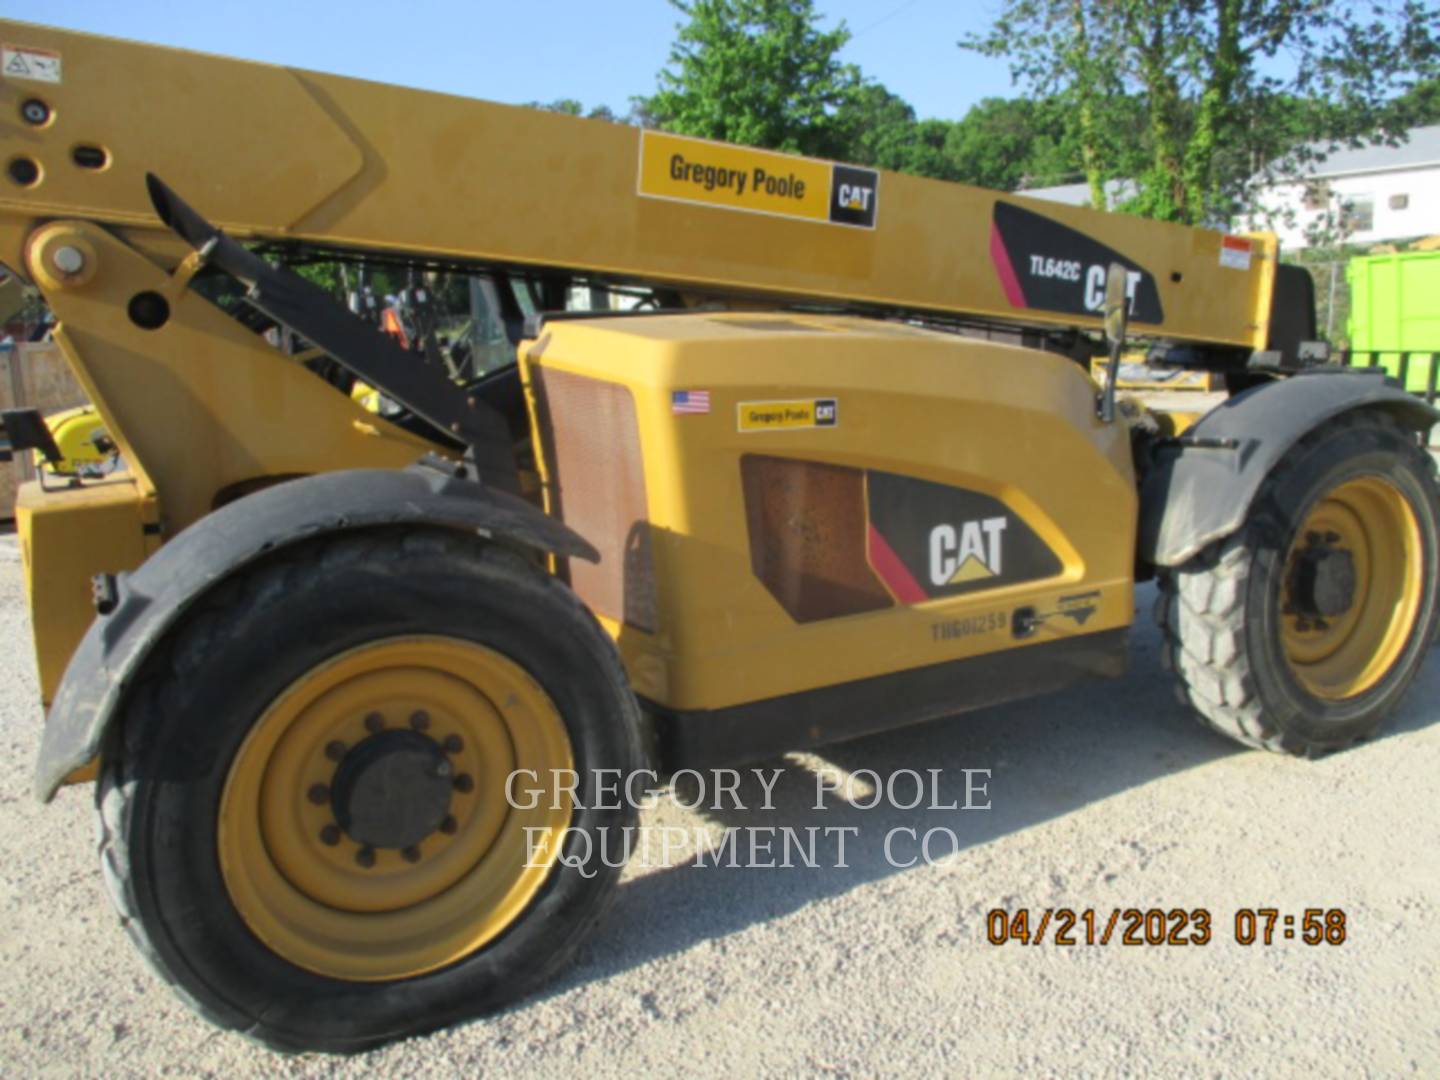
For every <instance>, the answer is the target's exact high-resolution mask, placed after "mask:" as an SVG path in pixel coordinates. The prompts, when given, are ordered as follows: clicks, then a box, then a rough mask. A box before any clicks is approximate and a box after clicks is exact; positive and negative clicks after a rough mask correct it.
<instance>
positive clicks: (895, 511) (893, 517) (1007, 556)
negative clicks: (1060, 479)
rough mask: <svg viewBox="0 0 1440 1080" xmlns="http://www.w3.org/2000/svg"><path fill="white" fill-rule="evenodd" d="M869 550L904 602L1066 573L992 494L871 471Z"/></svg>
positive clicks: (874, 565) (868, 476)
mask: <svg viewBox="0 0 1440 1080" xmlns="http://www.w3.org/2000/svg"><path fill="white" fill-rule="evenodd" d="M866 489H867V492H868V496H867V498H868V503H869V509H870V528H869V536H868V537H867V541H866V550H867V553H868V556H869V559H870V565H871V567H872V568H873V569H874V570H875V572H876V573H877V574H878V575H879V576H880V579H881V580H882V581H883V582H884V583H885V586H886V588H888V589H889V590H890V592H891V594H892V595H893V596H894V597H895V599H896V600H899V601H900V602H901V603H902V604H916V603H919V602H920V601H922V600H930V599H934V598H935V597H940V596H955V595H958V594H959V593H965V592H977V591H979V590H981V589H989V588H995V587H997V586H1000V585H1013V584H1015V583H1017V582H1021V581H1037V580H1040V579H1042V578H1047V577H1053V576H1054V575H1055V574H1058V573H1060V571H1061V569H1062V566H1061V562H1060V559H1059V557H1058V556H1056V554H1055V553H1054V552H1053V551H1051V550H1050V548H1049V547H1048V546H1047V545H1046V543H1045V541H1043V540H1041V539H1040V537H1039V536H1038V535H1036V533H1035V531H1034V530H1033V529H1031V528H1030V526H1029V525H1027V524H1026V523H1025V522H1024V521H1023V520H1022V519H1021V518H1020V516H1019V515H1018V514H1016V513H1015V512H1014V511H1013V510H1011V509H1010V508H1009V507H1008V506H1006V505H1005V504H1004V503H1002V502H1001V501H1000V500H999V499H997V498H995V497H994V496H991V495H986V494H984V493H983V492H979V491H970V490H968V489H966V488H957V487H950V486H949V485H948V484H935V483H931V482H930V481H928V480H917V479H915V478H914V477H909V476H899V475H897V474H895V473H884V472H875V471H873V470H872V471H870V472H868V473H867V474H866Z"/></svg>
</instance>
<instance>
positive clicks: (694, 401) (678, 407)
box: [670, 390, 710, 416]
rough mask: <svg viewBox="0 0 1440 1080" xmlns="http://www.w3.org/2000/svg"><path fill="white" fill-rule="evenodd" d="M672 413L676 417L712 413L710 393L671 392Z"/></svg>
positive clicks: (700, 391)
mask: <svg viewBox="0 0 1440 1080" xmlns="http://www.w3.org/2000/svg"><path fill="white" fill-rule="evenodd" d="M670 411H671V412H672V413H674V414H675V415H676V416H686V415H690V414H695V415H699V414H701V413H708V412H709V411H710V391H709V390H671V391H670Z"/></svg>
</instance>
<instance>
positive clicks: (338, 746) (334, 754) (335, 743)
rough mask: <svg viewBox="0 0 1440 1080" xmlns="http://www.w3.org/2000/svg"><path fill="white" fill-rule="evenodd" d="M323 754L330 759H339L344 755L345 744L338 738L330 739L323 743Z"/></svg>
mask: <svg viewBox="0 0 1440 1080" xmlns="http://www.w3.org/2000/svg"><path fill="white" fill-rule="evenodd" d="M325 756H326V757H328V758H329V759H330V760H331V761H339V760H340V759H341V758H343V757H344V756H345V744H344V743H343V742H341V741H340V740H339V739H331V740H330V741H329V742H328V743H326V744H325Z"/></svg>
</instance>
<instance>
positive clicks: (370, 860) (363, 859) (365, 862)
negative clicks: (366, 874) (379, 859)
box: [355, 845, 375, 870]
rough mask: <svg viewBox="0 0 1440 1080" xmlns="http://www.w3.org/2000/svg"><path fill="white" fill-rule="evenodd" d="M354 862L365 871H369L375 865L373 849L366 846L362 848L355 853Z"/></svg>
mask: <svg viewBox="0 0 1440 1080" xmlns="http://www.w3.org/2000/svg"><path fill="white" fill-rule="evenodd" d="M355 861H356V862H357V863H359V864H360V865H361V866H363V867H364V868H365V869H366V870H369V869H370V867H372V866H374V865H375V849H374V848H372V847H369V846H368V845H367V846H366V847H362V848H361V849H360V850H359V851H357V852H355Z"/></svg>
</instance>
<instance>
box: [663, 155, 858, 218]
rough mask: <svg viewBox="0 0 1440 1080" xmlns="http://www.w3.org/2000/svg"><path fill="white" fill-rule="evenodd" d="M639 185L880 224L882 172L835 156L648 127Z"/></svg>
mask: <svg viewBox="0 0 1440 1080" xmlns="http://www.w3.org/2000/svg"><path fill="white" fill-rule="evenodd" d="M638 190H639V193H640V194H641V195H644V196H647V197H649V198H652V199H670V200H673V201H677V202H688V203H699V204H701V205H703V206H719V207H723V208H725V209H728V210H745V211H749V212H750V213H755V214H774V215H778V216H780V217H792V218H805V219H808V220H810V221H823V222H829V223H830V224H832V225H851V226H856V227H859V228H862V229H873V228H874V227H875V217H876V211H877V209H878V206H877V201H878V197H879V194H880V174H879V173H877V172H876V171H875V170H874V169H860V168H855V167H853V166H850V165H840V164H837V163H836V162H832V161H819V160H816V159H814V158H801V157H792V156H790V155H789V154H776V153H772V152H770V151H768V150H753V149H750V148H749V147H744V146H731V145H729V144H728V143H716V142H707V141H706V140H704V139H691V138H687V137H685V136H681V135H667V134H665V133H663V132H657V131H644V132H641V135H640V182H639V185H638Z"/></svg>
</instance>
